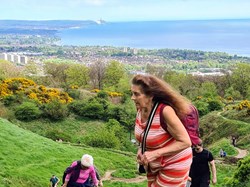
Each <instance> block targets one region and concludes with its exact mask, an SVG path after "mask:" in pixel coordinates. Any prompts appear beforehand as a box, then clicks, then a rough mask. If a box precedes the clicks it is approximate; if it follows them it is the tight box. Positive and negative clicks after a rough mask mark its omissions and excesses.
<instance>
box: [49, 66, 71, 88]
mask: <svg viewBox="0 0 250 187" xmlns="http://www.w3.org/2000/svg"><path fill="white" fill-rule="evenodd" d="M68 68H69V64H67V63H60V64H58V63H54V62H46V63H45V65H44V73H45V74H47V75H48V76H50V77H51V81H52V84H53V86H54V87H59V86H61V85H63V84H66V83H67V81H66V78H67V74H66V70H67V69H68Z"/></svg>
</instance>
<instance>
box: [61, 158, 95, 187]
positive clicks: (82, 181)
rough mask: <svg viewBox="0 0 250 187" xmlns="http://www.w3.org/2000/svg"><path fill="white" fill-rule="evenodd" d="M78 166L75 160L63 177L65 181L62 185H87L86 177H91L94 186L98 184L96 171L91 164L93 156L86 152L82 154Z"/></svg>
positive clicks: (73, 186)
mask: <svg viewBox="0 0 250 187" xmlns="http://www.w3.org/2000/svg"><path fill="white" fill-rule="evenodd" d="M79 165H80V166H78V163H77V161H74V162H73V163H72V164H71V167H72V168H73V169H72V171H71V172H70V173H68V174H67V175H66V177H65V182H64V184H63V185H62V187H88V185H89V184H88V183H89V181H88V178H89V176H90V177H91V178H92V180H93V183H94V186H95V187H97V186H98V180H97V178H96V172H95V168H94V165H93V157H92V156H91V155H88V154H84V155H83V156H82V158H81V163H80V164H79Z"/></svg>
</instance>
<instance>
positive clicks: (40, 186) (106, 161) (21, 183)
mask: <svg viewBox="0 0 250 187" xmlns="http://www.w3.org/2000/svg"><path fill="white" fill-rule="evenodd" d="M0 129H1V131H0V167H1V171H0V181H1V182H0V186H6V187H27V186H36V187H45V186H48V184H49V178H50V176H51V175H52V174H55V175H57V176H59V177H60V178H61V176H62V173H63V171H64V169H65V168H66V167H67V166H68V165H69V164H70V163H71V162H72V161H73V160H77V159H80V158H81V156H82V154H84V153H88V154H91V155H93V157H94V162H95V165H96V166H97V167H98V169H99V170H100V172H101V174H104V172H105V171H107V170H116V172H115V173H114V175H115V176H117V177H123V178H133V177H135V176H136V163H135V155H134V154H132V153H126V154H125V153H123V152H120V153H119V152H118V153H115V152H114V151H112V150H101V149H97V148H90V147H75V146H71V145H69V144H61V143H57V142H55V141H52V140H50V139H47V138H44V137H41V136H39V135H37V134H35V133H32V132H30V131H27V130H24V129H21V128H19V127H17V126H16V125H13V124H12V123H10V122H8V121H7V120H4V119H1V118H0ZM104 184H105V183H104ZM107 184H108V183H106V186H113V185H114V184H111V183H109V185H107ZM141 185H142V186H145V185H143V184H141ZM115 186H124V187H126V186H133V185H131V184H123V185H121V183H117V185H115ZM136 186H138V185H136Z"/></svg>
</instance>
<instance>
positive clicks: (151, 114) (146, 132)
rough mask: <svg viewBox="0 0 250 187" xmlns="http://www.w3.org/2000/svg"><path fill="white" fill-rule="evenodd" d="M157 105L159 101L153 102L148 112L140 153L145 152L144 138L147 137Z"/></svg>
mask: <svg viewBox="0 0 250 187" xmlns="http://www.w3.org/2000/svg"><path fill="white" fill-rule="evenodd" d="M158 105H159V103H158V102H156V103H155V104H154V106H153V108H152V110H151V112H150V114H149V118H148V121H147V126H146V129H145V131H144V134H143V138H142V143H141V153H142V154H143V153H144V152H145V146H146V139H147V136H148V132H149V129H150V126H151V124H152V121H153V119H154V115H155V112H156V109H157V107H158Z"/></svg>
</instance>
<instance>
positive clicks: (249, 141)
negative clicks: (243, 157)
mask: <svg viewBox="0 0 250 187" xmlns="http://www.w3.org/2000/svg"><path fill="white" fill-rule="evenodd" d="M232 112H234V111H232ZM224 113H227V116H231V119H230V118H228V117H227V116H226V115H225V114H224ZM241 119H242V118H241ZM200 128H201V134H202V139H203V140H204V142H205V144H206V145H212V144H214V143H216V142H218V141H220V140H221V139H223V138H224V139H225V138H226V139H227V140H228V142H229V144H230V143H231V137H232V136H236V137H237V147H240V148H242V149H248V151H249V149H250V134H249V132H250V123H248V122H245V121H244V119H242V121H240V120H239V119H232V115H230V114H228V111H227V112H218V111H215V112H211V113H209V114H207V115H206V116H203V117H202V118H201V119H200Z"/></svg>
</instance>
